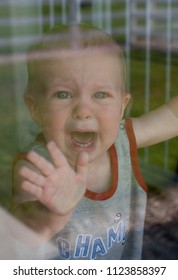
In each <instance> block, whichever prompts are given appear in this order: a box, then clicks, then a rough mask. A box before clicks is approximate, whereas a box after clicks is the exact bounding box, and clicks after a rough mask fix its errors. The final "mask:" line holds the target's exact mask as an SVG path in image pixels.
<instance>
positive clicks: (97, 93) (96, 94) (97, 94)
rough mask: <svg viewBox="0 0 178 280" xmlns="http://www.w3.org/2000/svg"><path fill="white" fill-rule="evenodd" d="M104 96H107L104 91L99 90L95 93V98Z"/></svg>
mask: <svg viewBox="0 0 178 280" xmlns="http://www.w3.org/2000/svg"><path fill="white" fill-rule="evenodd" d="M106 97H108V94H107V93H106V92H102V91H99V92H96V93H95V98H98V99H103V98H106Z"/></svg>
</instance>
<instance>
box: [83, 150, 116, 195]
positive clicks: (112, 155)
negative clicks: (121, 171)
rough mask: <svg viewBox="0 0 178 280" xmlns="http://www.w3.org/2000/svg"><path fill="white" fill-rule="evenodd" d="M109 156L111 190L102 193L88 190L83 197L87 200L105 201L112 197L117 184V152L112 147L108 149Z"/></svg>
mask: <svg viewBox="0 0 178 280" xmlns="http://www.w3.org/2000/svg"><path fill="white" fill-rule="evenodd" d="M109 155H110V160H111V170H112V185H111V188H110V189H109V190H108V191H106V192H103V193H96V192H92V191H90V190H88V189H87V190H86V192H85V196H86V197H87V198H90V199H93V200H106V199H108V198H110V197H112V196H113V194H114V193H115V191H116V189H117V184H118V160H117V152H116V149H115V146H114V145H112V146H111V147H110V149H109Z"/></svg>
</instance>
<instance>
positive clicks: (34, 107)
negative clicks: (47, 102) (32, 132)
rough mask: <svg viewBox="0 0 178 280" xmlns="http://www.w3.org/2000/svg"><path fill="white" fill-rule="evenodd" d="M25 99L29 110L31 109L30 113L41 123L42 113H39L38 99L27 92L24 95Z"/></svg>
mask: <svg viewBox="0 0 178 280" xmlns="http://www.w3.org/2000/svg"><path fill="white" fill-rule="evenodd" d="M24 101H25V104H26V106H27V108H28V110H29V111H30V114H31V116H32V119H33V120H34V121H35V122H36V123H37V124H39V125H40V122H41V121H40V113H39V108H38V104H37V101H35V100H34V97H33V96H31V95H29V94H27V95H25V96H24Z"/></svg>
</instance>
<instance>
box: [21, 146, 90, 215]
mask: <svg viewBox="0 0 178 280" xmlns="http://www.w3.org/2000/svg"><path fill="white" fill-rule="evenodd" d="M47 148H48V151H49V154H50V157H51V160H52V162H49V161H47V160H46V159H44V158H43V157H41V156H40V155H39V154H37V153H36V152H33V151H31V152H29V154H28V160H29V161H30V162H31V163H32V164H33V165H34V166H35V167H36V168H37V170H38V171H39V172H36V171H34V170H32V169H29V168H28V167H25V166H23V167H22V168H21V169H20V175H21V176H22V177H23V178H24V181H23V183H22V188H23V189H24V190H25V191H27V192H29V193H31V194H32V195H33V196H35V197H36V199H37V200H39V201H40V202H41V203H42V204H43V205H45V206H46V207H47V208H48V209H49V210H50V211H52V212H54V213H56V214H59V215H65V214H67V213H68V212H70V211H71V210H72V209H73V208H74V207H75V206H76V205H77V203H78V202H79V201H80V199H81V198H82V197H83V195H84V193H85V191H86V184H87V173H88V154H87V153H85V152H81V153H80V154H79V155H78V157H77V160H76V166H75V170H74V169H73V168H72V167H71V166H70V165H69V164H68V162H67V160H66V158H65V156H64V155H63V154H62V153H61V151H60V150H59V149H58V147H57V146H56V144H55V143H54V142H50V143H48V144H47Z"/></svg>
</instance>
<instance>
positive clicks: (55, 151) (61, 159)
mask: <svg viewBox="0 0 178 280" xmlns="http://www.w3.org/2000/svg"><path fill="white" fill-rule="evenodd" d="M47 148H48V151H49V154H50V156H51V159H52V162H53V164H54V166H55V167H57V168H59V167H61V166H63V165H66V164H67V160H66V158H65V156H64V155H63V153H62V152H61V151H60V149H59V148H58V147H57V145H56V144H55V143H54V142H52V141H51V142H49V143H48V144H47Z"/></svg>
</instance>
